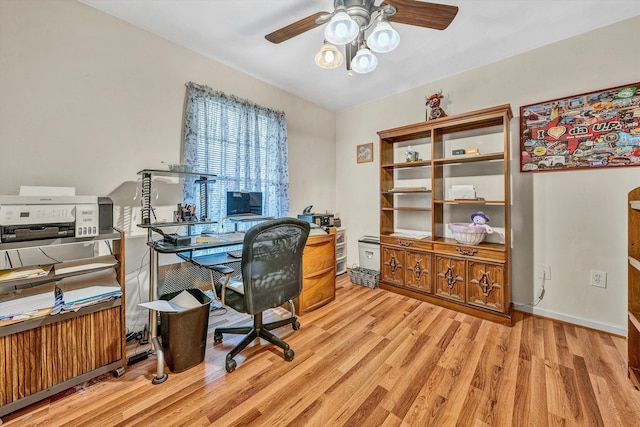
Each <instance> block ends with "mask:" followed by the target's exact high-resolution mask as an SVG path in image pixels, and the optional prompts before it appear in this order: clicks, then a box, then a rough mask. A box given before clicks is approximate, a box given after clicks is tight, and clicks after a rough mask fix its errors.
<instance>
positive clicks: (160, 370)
mask: <svg viewBox="0 0 640 427" xmlns="http://www.w3.org/2000/svg"><path fill="white" fill-rule="evenodd" d="M149 251H150V252H149V301H155V300H156V299H158V295H157V290H158V252H157V251H155V250H154V249H153V248H149ZM149 329H150V332H151V343H152V344H153V348H154V350H155V352H156V361H157V368H156V376H155V377H154V378H153V379H152V380H151V382H152V383H153V384H160V383H163V382H165V381H166V380H167V378H168V375H167V374H166V373H165V372H164V351H163V350H162V346H161V345H160V341H159V340H158V312H157V311H155V310H149Z"/></svg>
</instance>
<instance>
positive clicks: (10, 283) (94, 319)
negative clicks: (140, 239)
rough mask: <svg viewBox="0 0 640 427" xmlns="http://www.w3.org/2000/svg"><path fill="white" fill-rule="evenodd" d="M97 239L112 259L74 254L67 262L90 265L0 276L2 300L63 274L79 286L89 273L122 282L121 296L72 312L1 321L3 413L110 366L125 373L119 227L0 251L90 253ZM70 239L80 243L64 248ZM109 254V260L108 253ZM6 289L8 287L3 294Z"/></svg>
mask: <svg viewBox="0 0 640 427" xmlns="http://www.w3.org/2000/svg"><path fill="white" fill-rule="evenodd" d="M101 242H111V244H110V245H106V244H105V245H106V246H107V248H108V250H109V251H112V253H113V256H114V257H115V260H116V261H117V262H116V264H115V265H113V264H112V263H106V264H104V263H103V261H102V260H96V259H95V258H94V257H93V256H88V257H87V258H85V259H84V260H80V259H75V258H74V261H71V263H72V264H76V265H77V264H81V263H83V262H84V263H85V265H86V266H88V267H89V268H88V269H83V270H80V271H79V270H78V269H77V268H76V270H75V271H74V270H73V269H70V270H69V272H65V273H62V272H61V271H62V270H58V269H57V268H56V266H58V265H62V266H64V263H62V264H56V265H54V266H51V265H49V267H50V268H51V270H50V271H49V273H48V274H46V275H43V276H37V277H30V278H22V279H15V280H3V281H0V295H4V296H5V297H7V298H12V297H13V294H14V293H16V296H17V293H18V292H20V291H19V290H20V289H29V290H36V288H40V289H42V288H44V287H49V286H50V285H51V284H52V283H53V282H55V283H58V282H60V281H64V280H65V279H67V278H69V279H73V280H74V282H75V283H76V284H78V285H80V284H82V281H83V280H84V277H89V276H90V275H91V277H94V278H93V279H87V280H94V282H90V283H92V284H95V280H96V279H95V275H96V274H97V275H104V274H106V275H109V277H113V276H115V281H117V283H118V284H119V285H120V286H121V287H122V296H121V297H118V298H116V299H112V300H108V301H104V302H99V303H96V304H93V305H88V306H84V307H82V308H80V309H78V310H77V311H69V312H65V311H63V312H61V313H60V314H54V315H51V314H50V313H44V314H43V315H42V316H40V317H34V318H32V319H27V320H23V321H21V322H17V323H12V322H11V321H7V320H3V321H0V416H2V415H5V414H8V413H10V412H13V411H15V410H17V409H20V408H23V407H25V406H27V405H30V404H32V403H35V402H37V401H39V400H42V399H44V398H46V397H49V396H52V395H54V394H56V393H59V392H61V391H64V390H66V389H68V388H71V387H73V386H76V385H78V384H82V383H83V382H85V381H87V380H89V379H91V378H94V377H96V376H98V375H101V374H104V373H107V372H111V371H113V372H114V373H115V374H116V375H120V374H121V373H123V372H124V366H125V360H126V359H125V351H126V348H125V347H126V339H125V303H124V295H125V292H124V236H123V234H122V233H120V232H118V233H109V234H101V235H100V236H97V237H93V238H78V239H76V238H73V237H67V238H62V239H50V240H38V241H28V242H15V243H3V244H0V254H2V253H3V252H4V251H9V250H11V253H12V254H14V253H20V254H21V259H22V260H25V265H27V264H26V262H27V261H26V260H27V258H35V257H34V256H32V255H31V253H36V254H37V253H38V251H39V250H42V251H44V252H43V253H46V254H47V255H54V256H57V255H56V254H57V252H56V249H54V247H55V248H57V250H59V251H64V252H61V253H63V254H64V253H69V252H71V253H76V252H75V251H77V250H78V249H77V248H78V247H80V248H81V250H79V252H80V253H82V254H87V253H88V252H91V253H93V254H94V255H96V256H97V255H98V252H99V250H100V248H99V245H100V243H101ZM74 245H79V246H75V248H76V249H74V248H69V247H70V246H74ZM29 251H31V252H29ZM106 257H107V258H109V259H111V257H110V255H107V256H106ZM68 259H71V258H68ZM50 261H51V260H50V259H49V258H46V259H44V258H43V261H41V262H50ZM94 261H95V263H94ZM33 265H35V266H38V265H41V264H40V263H37V264H33ZM113 270H115V273H114V272H113ZM61 286H63V285H61ZM51 287H53V286H51ZM8 289H12V290H13V291H11V293H8ZM46 292H49V291H48V290H47V291H46ZM63 295H64V294H63ZM51 296H52V297H53V291H52V294H51ZM63 301H64V300H63ZM65 302H67V301H65ZM45 311H46V310H45ZM0 423H1V422H0Z"/></svg>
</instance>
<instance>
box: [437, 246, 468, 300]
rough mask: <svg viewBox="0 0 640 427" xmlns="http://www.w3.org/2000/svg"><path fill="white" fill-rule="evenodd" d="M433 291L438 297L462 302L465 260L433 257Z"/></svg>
mask: <svg viewBox="0 0 640 427" xmlns="http://www.w3.org/2000/svg"><path fill="white" fill-rule="evenodd" d="M434 265H435V272H434V273H435V275H436V281H435V289H434V293H435V294H436V295H438V296H440V297H444V298H448V299H452V300H455V301H460V302H464V297H465V260H464V259H457V258H449V257H444V256H440V255H435V263H434Z"/></svg>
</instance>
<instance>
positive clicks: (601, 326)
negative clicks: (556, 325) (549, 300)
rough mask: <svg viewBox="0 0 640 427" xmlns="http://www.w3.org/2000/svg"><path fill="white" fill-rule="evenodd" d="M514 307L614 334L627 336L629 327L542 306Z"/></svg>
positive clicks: (516, 305)
mask: <svg viewBox="0 0 640 427" xmlns="http://www.w3.org/2000/svg"><path fill="white" fill-rule="evenodd" d="M513 308H514V309H515V310H518V311H524V312H525V313H531V314H535V315H536V316H541V317H548V318H550V319H555V320H560V321H562V322H567V323H572V324H574V325H579V326H584V327H586V328H591V329H596V330H598V331H603V332H607V333H610V334H614V335H620V336H623V337H626V336H627V332H628V331H627V328H625V327H620V326H618V325H611V324H609V323H603V322H595V321H593V320H590V319H584V318H582V317H576V316H569V315H567V314H563V313H558V312H555V311H551V310H545V309H542V308H536V307H533V306H531V305H528V304H517V303H514V304H513Z"/></svg>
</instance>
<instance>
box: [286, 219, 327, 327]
mask: <svg viewBox="0 0 640 427" xmlns="http://www.w3.org/2000/svg"><path fill="white" fill-rule="evenodd" d="M302 274H303V276H304V278H303V282H302V293H301V294H300V296H299V297H298V298H296V299H294V300H293V303H294V304H295V307H296V314H297V315H299V316H301V315H303V314H306V313H308V312H310V311H313V310H315V309H316V308H318V307H322V306H323V305H325V304H327V303H329V302H331V301H333V300H334V299H335V297H336V231H335V228H331V232H330V234H324V235H310V236H309V238H308V239H307V245H306V246H305V248H304V255H303V257H302Z"/></svg>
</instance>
